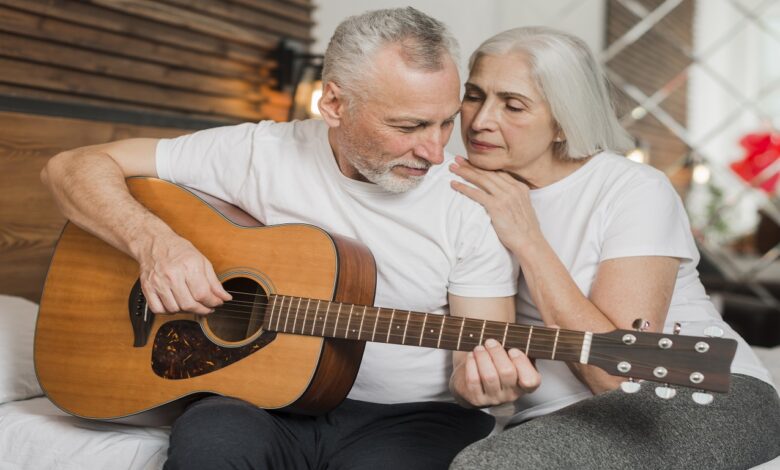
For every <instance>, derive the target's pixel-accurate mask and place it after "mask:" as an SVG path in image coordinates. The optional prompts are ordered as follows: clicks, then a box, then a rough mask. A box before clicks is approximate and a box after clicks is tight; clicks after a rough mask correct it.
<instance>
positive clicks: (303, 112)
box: [271, 40, 323, 121]
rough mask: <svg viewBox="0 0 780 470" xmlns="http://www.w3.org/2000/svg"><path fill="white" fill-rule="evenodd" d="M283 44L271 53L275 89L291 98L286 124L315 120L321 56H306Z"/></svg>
mask: <svg viewBox="0 0 780 470" xmlns="http://www.w3.org/2000/svg"><path fill="white" fill-rule="evenodd" d="M295 45H296V44H295V43H289V42H287V41H286V40H282V41H280V42H279V45H278V46H277V48H276V49H274V51H273V52H272V53H271V56H272V57H273V58H274V59H275V60H276V68H275V69H274V70H273V74H272V75H273V77H274V79H276V89H277V90H279V91H283V92H288V93H290V95H291V96H292V98H293V101H292V105H291V106H290V112H289V115H288V120H289V121H292V120H294V119H308V118H319V117H320V111H319V109H318V108H317V102H318V101H319V99H320V97H321V96H322V63H323V55H322V54H310V53H308V52H305V51H303V50H302V48H300V49H299V48H296V47H295Z"/></svg>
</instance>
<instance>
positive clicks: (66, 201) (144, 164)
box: [41, 139, 230, 313]
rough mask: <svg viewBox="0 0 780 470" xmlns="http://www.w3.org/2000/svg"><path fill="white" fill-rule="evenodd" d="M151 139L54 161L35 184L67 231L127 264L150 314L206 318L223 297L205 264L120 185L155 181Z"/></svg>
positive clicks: (74, 153) (71, 153) (123, 142)
mask: <svg viewBox="0 0 780 470" xmlns="http://www.w3.org/2000/svg"><path fill="white" fill-rule="evenodd" d="M157 142H158V141H157V139H128V140H121V141H117V142H112V143H108V144H101V145H93V146H89V147H82V148H78V149H75V150H69V151H66V152H62V153H60V154H58V155H56V156H54V157H53V158H52V159H51V160H49V162H48V163H47V164H46V166H45V167H44V169H43V171H42V172H41V180H42V181H43V182H44V184H45V185H46V186H48V188H49V190H50V191H51V192H52V194H53V195H54V199H55V201H56V202H57V205H58V206H59V207H60V210H61V211H62V213H63V214H64V215H65V217H67V218H68V219H70V221H72V222H73V223H75V224H76V225H78V226H79V227H82V228H83V229H85V230H87V231H89V232H91V233H93V234H95V235H96V236H97V237H99V238H101V239H103V240H105V241H106V242H107V243H109V244H111V245H112V246H114V247H115V248H117V249H119V250H121V251H123V252H125V253H127V254H128V255H130V256H132V257H133V258H134V259H135V260H136V261H138V263H139V265H140V271H141V272H140V279H141V286H142V288H143V291H144V295H145V296H146V299H147V301H148V302H149V308H150V309H151V310H152V311H153V312H155V313H164V312H178V311H189V312H193V313H208V312H210V311H211V310H212V308H213V307H216V306H218V305H220V304H222V302H223V301H224V300H229V299H230V295H229V294H228V293H227V292H225V291H224V289H223V288H222V286H221V284H220V283H219V281H218V279H217V277H216V275H215V274H214V269H213V268H212V266H211V263H209V261H208V260H207V259H206V258H205V257H204V256H203V255H202V254H200V252H198V251H197V249H195V247H194V246H192V244H191V243H190V242H188V241H187V240H185V239H183V238H181V237H180V236H178V235H177V234H176V233H174V232H173V230H171V228H170V227H168V225H166V224H165V222H163V221H162V220H160V219H159V218H158V217H156V216H155V215H153V214H152V213H151V212H149V211H148V210H147V209H146V208H145V207H143V206H142V205H141V204H140V203H138V202H137V201H136V200H135V199H134V198H133V197H132V196H131V195H130V192H129V191H128V188H127V184H126V183H125V178H127V177H130V176H151V177H157V170H156V165H155V151H156V147H157Z"/></svg>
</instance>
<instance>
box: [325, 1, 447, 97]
mask: <svg viewBox="0 0 780 470" xmlns="http://www.w3.org/2000/svg"><path fill="white" fill-rule="evenodd" d="M390 44H397V45H399V46H400V47H401V56H402V58H403V60H404V62H405V64H406V65H407V66H409V67H412V68H416V69H419V70H429V71H437V70H441V69H442V68H443V67H444V65H445V58H446V57H447V56H449V57H451V58H452V60H453V62H455V63H456V64H457V62H458V43H457V41H456V40H455V38H454V37H453V36H452V34H451V33H450V32H449V30H448V29H447V27H446V26H445V25H444V24H443V23H442V22H440V21H438V20H435V19H433V18H431V17H430V16H428V15H426V14H425V13H422V12H421V11H419V10H417V9H415V8H412V7H406V8H392V9H386V10H374V11H368V12H366V13H363V14H361V15H356V16H350V17H349V18H347V19H346V20H344V21H342V22H341V24H339V26H338V27H337V28H336V31H335V32H334V33H333V37H331V38H330V42H329V43H328V48H327V50H326V51H325V59H324V64H323V69H322V81H323V83H327V82H334V83H335V84H337V85H338V86H339V87H341V89H342V90H344V92H345V93H346V94H347V96H348V97H355V96H365V93H366V92H367V90H366V85H367V83H368V79H369V78H370V77H371V74H372V72H373V68H372V65H373V63H372V58H373V55H374V54H375V53H376V52H377V51H378V50H379V49H380V48H382V47H383V46H386V45H390Z"/></svg>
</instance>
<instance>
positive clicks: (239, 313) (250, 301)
mask: <svg viewBox="0 0 780 470" xmlns="http://www.w3.org/2000/svg"><path fill="white" fill-rule="evenodd" d="M223 286H224V288H225V290H227V291H228V292H230V295H232V296H233V299H232V300H229V301H227V302H225V303H224V304H223V305H222V306H220V307H217V308H216V309H215V311H214V312H213V313H211V314H209V315H207V316H206V324H207V325H208V328H209V330H211V333H212V334H213V335H214V336H215V337H216V338H219V339H220V340H222V341H224V342H226V343H237V342H240V341H243V340H245V339H247V338H251V337H252V336H254V335H256V334H257V333H258V332H259V331H260V330H261V328H262V326H263V318H264V317H265V310H266V307H267V306H268V296H267V294H266V292H265V290H264V289H263V288H262V287H261V286H260V284H258V283H257V282H256V281H255V280H253V279H249V278H246V277H235V278H232V279H228V280H227V281H225V282H224V283H223Z"/></svg>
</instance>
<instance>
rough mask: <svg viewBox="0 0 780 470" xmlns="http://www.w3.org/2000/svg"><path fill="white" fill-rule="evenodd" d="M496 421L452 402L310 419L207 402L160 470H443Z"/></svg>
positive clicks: (187, 421)
mask: <svg viewBox="0 0 780 470" xmlns="http://www.w3.org/2000/svg"><path fill="white" fill-rule="evenodd" d="M494 422H495V420H494V419H493V417H492V416H490V415H488V414H486V413H483V412H482V411H478V410H466V409H464V408H461V407H459V406H458V405H455V404H451V403H405V404H398V405H379V404H375V403H366V402H360V401H354V400H345V401H344V403H342V404H341V405H339V406H338V407H337V408H336V409H335V410H333V411H331V412H330V413H328V414H325V415H323V416H317V417H313V416H301V415H294V414H287V413H279V412H268V411H265V410H261V409H259V408H256V407H254V406H252V405H250V404H248V403H246V402H243V401H240V400H236V399H232V398H225V397H210V398H206V399H204V400H201V401H199V402H196V403H194V404H193V405H191V406H190V407H189V408H187V410H186V411H185V412H184V414H183V415H182V416H181V417H180V418H179V419H178V420H177V421H176V422H175V423H174V426H173V429H172V430H171V445H170V447H169V449H168V462H166V464H165V469H166V470H173V469H185V470H198V469H204V470H206V469H207V470H221V469H235V470H238V469H275V470H295V469H328V470H347V469H354V470H358V469H360V470H384V469H388V470H395V469H399V470H436V469H442V470H446V469H447V467H448V466H449V464H450V462H451V461H452V459H453V457H455V455H456V454H457V453H458V452H459V451H460V450H461V449H463V448H464V447H466V446H467V445H468V444H471V443H472V442H474V441H476V440H478V439H481V438H483V437H485V436H487V435H488V434H489V433H490V431H491V430H492V429H493V425H494Z"/></svg>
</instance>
